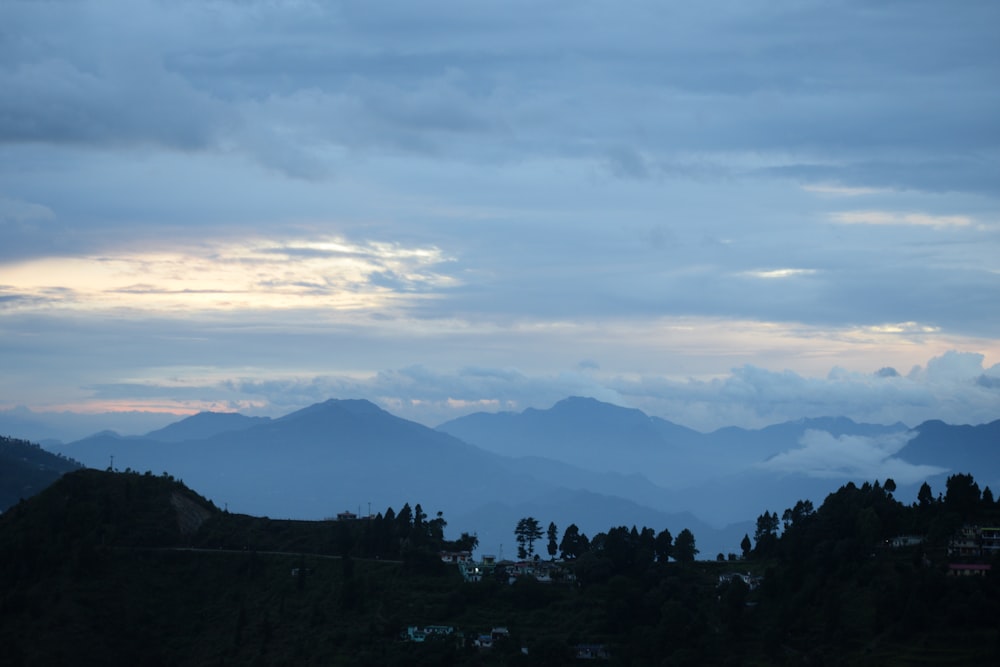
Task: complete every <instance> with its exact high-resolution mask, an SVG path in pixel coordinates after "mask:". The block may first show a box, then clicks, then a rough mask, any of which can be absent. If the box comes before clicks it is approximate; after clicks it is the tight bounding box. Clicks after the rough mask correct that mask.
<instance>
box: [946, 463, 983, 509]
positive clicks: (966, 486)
mask: <svg viewBox="0 0 1000 667" xmlns="http://www.w3.org/2000/svg"><path fill="white" fill-rule="evenodd" d="M945 488H946V491H945V494H944V505H945V507H947V508H948V509H949V510H950V511H952V512H957V513H958V514H959V515H960V516H961V517H962V518H963V519H967V518H969V516H970V515H971V514H973V513H974V512H975V511H976V510H977V509H978V508H979V501H980V500H981V494H980V493H979V485H978V484H976V481H975V480H974V479H972V475H962V474H958V475H952V476H950V477H949V478H948V480H947V481H946V482H945Z"/></svg>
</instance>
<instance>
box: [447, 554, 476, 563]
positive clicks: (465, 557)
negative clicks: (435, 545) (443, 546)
mask: <svg viewBox="0 0 1000 667" xmlns="http://www.w3.org/2000/svg"><path fill="white" fill-rule="evenodd" d="M440 555H441V562H442V563H469V562H472V552H471V551H442V552H441V554H440Z"/></svg>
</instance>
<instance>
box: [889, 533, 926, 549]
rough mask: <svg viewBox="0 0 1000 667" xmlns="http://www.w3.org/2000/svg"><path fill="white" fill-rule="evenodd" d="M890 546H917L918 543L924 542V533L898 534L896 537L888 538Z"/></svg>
mask: <svg viewBox="0 0 1000 667" xmlns="http://www.w3.org/2000/svg"><path fill="white" fill-rule="evenodd" d="M888 542H889V547H891V548H893V549H903V548H906V547H915V546H917V545H920V544H923V543H924V536H923V535H897V536H896V537H894V538H892V539H891V540H888Z"/></svg>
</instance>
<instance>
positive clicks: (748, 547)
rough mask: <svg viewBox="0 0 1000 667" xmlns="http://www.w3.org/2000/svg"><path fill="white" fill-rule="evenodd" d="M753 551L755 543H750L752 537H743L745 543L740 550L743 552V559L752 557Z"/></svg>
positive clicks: (742, 543) (741, 543)
mask: <svg viewBox="0 0 1000 667" xmlns="http://www.w3.org/2000/svg"><path fill="white" fill-rule="evenodd" d="M751 549H753V543H751V542H750V536H749V535H743V541H742V542H740V550H741V551H742V552H743V558H749V557H750V550H751Z"/></svg>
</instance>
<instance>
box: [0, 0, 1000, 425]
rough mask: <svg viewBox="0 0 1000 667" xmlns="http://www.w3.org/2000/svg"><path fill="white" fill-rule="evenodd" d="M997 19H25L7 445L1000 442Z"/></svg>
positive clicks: (890, 6) (351, 5) (6, 241)
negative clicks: (575, 414) (579, 408)
mask: <svg viewBox="0 0 1000 667" xmlns="http://www.w3.org/2000/svg"><path fill="white" fill-rule="evenodd" d="M997 25H1000V4H998V3H996V2H995V1H994V0H985V1H977V0H962V1H960V2H954V3H941V2H930V1H922V0H908V1H907V2H901V1H893V0H884V1H880V2H856V1H853V0H844V1H838V0H827V1H824V2H810V1H809V0H795V1H794V2H791V1H784V0H767V1H763V0H740V1H738V2H737V1H735V0H732V1H730V0H727V1H706V2H699V3H679V2H645V1H642V0H635V1H630V2H628V3H620V2H615V3H612V2H605V1H601V0H594V1H585V0H576V1H574V2H568V1H554V2H548V3H525V2H519V1H517V0H514V1H511V0H507V1H505V2H502V3H501V2H490V1H484V2H476V3H468V2H440V1H435V0H431V1H428V2H421V3H413V2H394V1H386V2H379V3H371V2H335V1H330V2H325V1H324V2H307V1H288V2H282V1H279V0H270V1H261V2H256V1H253V0H243V1H238V2H237V1H233V2H224V1H218V2H215V1H209V0H198V1H197V2H183V1H176V2H175V1H171V2H151V1H146V0H128V1H124V0H122V1H116V0H108V1H104V2H94V1H88V0H80V1H65V2H37V1H34V0H32V1H30V2H24V1H21V0H5V2H3V3H2V4H0V91H2V94H0V416H2V415H3V414H7V416H20V417H24V418H29V417H30V418H38V419H44V418H50V419H53V420H56V419H61V420H63V422H64V423H65V424H69V423H70V422H72V423H73V424H78V426H77V430H76V431H73V433H72V435H75V436H77V437H79V436H80V435H83V434H84V433H82V432H79V431H80V430H81V429H83V430H86V429H91V427H92V426H93V425H94V424H96V423H97V422H96V421H94V420H93V419H91V420H90V421H86V420H85V419H84V417H82V416H81V417H80V418H79V419H78V420H77V421H73V420H74V419H75V418H76V417H78V416H80V415H83V416H86V415H91V416H93V415H101V419H103V420H104V421H103V422H101V423H104V424H107V427H116V426H117V427H118V428H122V429H125V431H126V432H141V431H142V428H145V427H148V428H149V429H151V428H155V427H157V426H160V425H162V424H163V423H166V422H168V421H173V420H174V419H176V415H183V414H192V413H194V412H197V411H199V410H206V409H210V410H226V411H232V410H239V411H241V412H243V413H245V414H261V415H271V416H278V415H281V414H284V413H287V412H289V411H291V410H293V409H296V408H299V407H303V406H305V405H308V404H310V403H313V402H317V401H321V400H325V399H327V398H368V399H370V400H373V401H375V402H376V403H378V404H379V405H381V406H382V407H385V408H386V409H389V410H390V411H392V412H394V413H395V414H398V415H400V416H403V417H406V418H409V419H414V420H416V421H419V422H421V423H425V424H428V425H436V424H438V423H441V422H443V421H445V420H447V419H451V418H454V417H457V416H460V415H463V414H467V413H469V412H473V411H477V410H491V411H495V410H521V409H524V408H526V407H539V408H544V407H549V406H550V405H552V404H553V403H554V402H556V401H558V400H559V399H561V398H563V397H566V396H569V395H586V396H593V397H595V398H598V399H601V400H606V401H610V402H614V403H618V404H621V405H626V406H630V407H637V408H640V409H643V410H644V411H646V412H647V413H649V414H652V415H656V416H660V417H663V418H666V419H670V420H671V421H675V422H677V423H680V424H684V425H687V426H691V427H693V428H697V429H700V430H711V429H713V428H718V427H721V426H724V425H730V424H733V425H741V426H748V427H756V426H763V425H766V424H770V423H775V422H779V421H783V420H786V419H794V418H798V417H805V416H820V415H845V416H849V417H852V418H854V419H857V420H863V421H871V422H878V423H893V422H896V421H903V422H905V423H907V424H909V425H915V424H918V423H920V422H921V421H924V420H926V419H944V420H945V421H949V422H952V423H982V422H986V421H992V420H994V419H997V418H1000V42H998V41H997V40H996V34H995V33H996V26H997ZM108 413H110V414H108ZM81 419H82V420H84V421H80V420H81ZM84 423H86V426H83V424H84ZM130 429H131V431H130ZM72 430H73V429H71V428H69V427H68V426H67V430H66V434H65V435H66V437H69V436H70V431H72ZM13 435H17V434H13Z"/></svg>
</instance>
